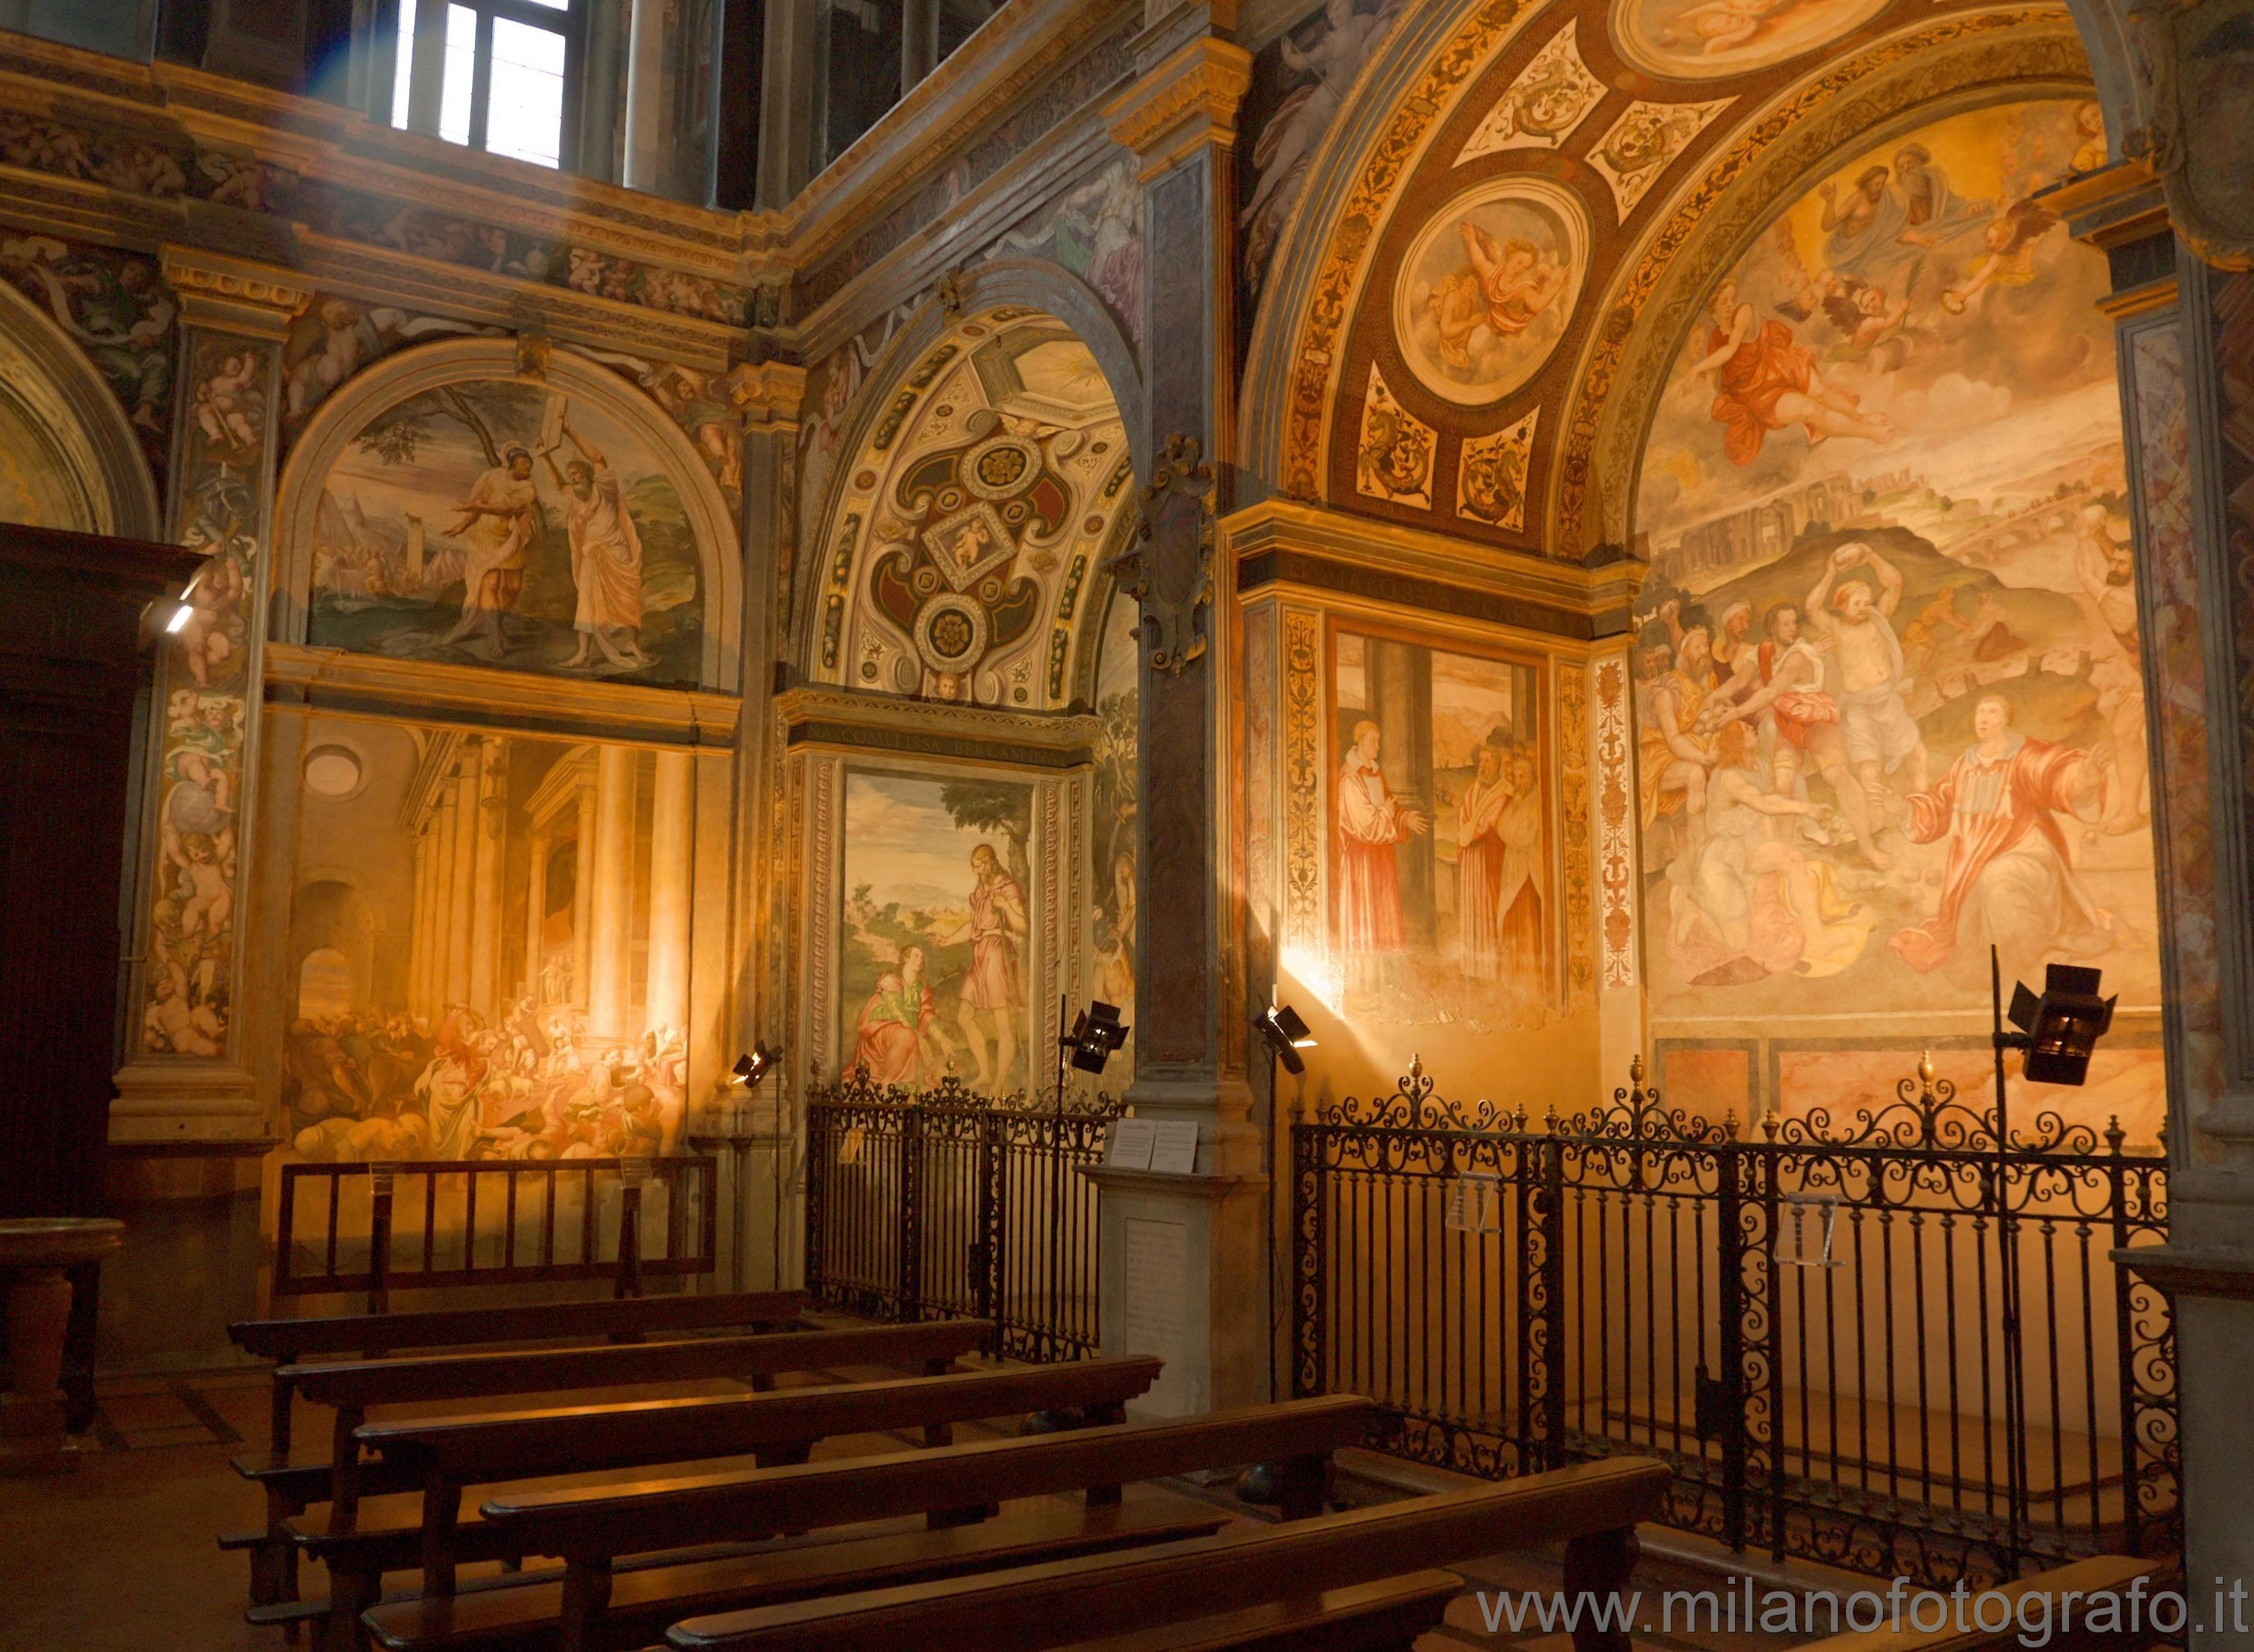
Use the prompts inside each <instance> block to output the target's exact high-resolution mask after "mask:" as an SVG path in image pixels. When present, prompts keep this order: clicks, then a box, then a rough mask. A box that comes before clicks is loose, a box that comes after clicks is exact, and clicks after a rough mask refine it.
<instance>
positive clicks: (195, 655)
mask: <svg viewBox="0 0 2254 1652" xmlns="http://www.w3.org/2000/svg"><path fill="white" fill-rule="evenodd" d="M274 367H275V363H274V350H273V346H268V345H264V344H257V343H251V342H248V341H246V340H243V339H236V338H232V337H229V336H227V335H224V334H219V333H209V332H198V333H196V334H194V335H193V338H192V339H191V342H190V347H189V350H188V367H187V374H186V382H187V386H188V395H187V408H186V413H185V417H186V422H187V429H186V430H185V431H184V432H183V434H182V436H181V438H180V444H179V446H180V504H179V520H180V523H181V528H180V542H181V543H183V544H184V545H186V546H188V547H189V548H191V549H196V550H200V551H202V552H203V553H204V554H205V556H206V558H207V560H206V562H205V564H204V567H203V570H202V571H201V572H200V573H199V574H198V575H197V576H196V577H195V581H194V583H193V584H192V585H191V586H190V587H189V589H188V591H187V592H186V602H187V607H188V617H187V620H186V623H185V624H183V625H182V626H181V627H179V629H178V630H177V631H175V632H173V633H172V634H171V640H170V642H169V645H168V653H167V655H166V659H165V677H164V684H165V687H164V702H163V725H162V730H161V734H160V742H159V745H158V760H157V762H158V769H157V778H156V788H157V814H156V844H155V865H154V869H153V871H152V873H151V886H150V909H149V914H148V931H147V934H148V952H147V963H146V965H145V971H144V980H145V982H146V989H145V997H144V1003H143V1005H142V1014H141V1048H142V1050H143V1051H144V1053H147V1054H170V1055H193V1056H203V1057H212V1056H217V1055H221V1054H225V1053H226V1051H227V1046H228V1033H229V1029H230V1027H231V1026H232V1025H233V1021H234V1017H235V1007H234V999H235V984H234V966H235V934H236V931H235V891H236V887H237V875H238V872H239V867H238V865H237V861H236V852H235V851H236V849H237V846H238V838H239V833H238V830H237V829H238V827H239V826H240V824H241V822H242V807H243V788H244V785H245V782H246V774H245V767H244V753H245V748H246V746H247V743H248V731H249V721H250V711H249V706H248V703H247V702H248V692H249V690H250V688H251V686H252V682H251V679H250V678H249V671H250V666H251V662H252V661H253V659H254V657H255V654H256V651H257V636H256V634H255V627H256V626H257V613H258V562H259V557H260V556H261V554H262V548H261V544H260V535H261V534H262V531H263V521H264V509H263V507H262V502H261V500H259V498H258V492H259V489H260V488H261V487H262V486H264V481H263V478H264V474H265V461H266V454H267V452H268V451H269V450H268V445H267V444H268V442H269V439H270V435H271V431H270V425H271V423H272V420H273V417H274V408H273V406H272V402H271V399H270V398H269V395H268V394H267V389H266V387H267V384H268V382H269V376H270V375H271V374H272V373H273V371H274Z"/></svg>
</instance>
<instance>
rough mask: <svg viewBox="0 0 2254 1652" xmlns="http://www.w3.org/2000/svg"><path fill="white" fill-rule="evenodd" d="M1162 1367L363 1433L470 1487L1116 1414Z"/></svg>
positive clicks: (1114, 1366) (524, 1415) (400, 1425)
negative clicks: (1029, 1417) (1034, 1418)
mask: <svg viewBox="0 0 2254 1652" xmlns="http://www.w3.org/2000/svg"><path fill="white" fill-rule="evenodd" d="M1162 1369H1164V1362H1162V1361H1159V1360H1157V1359H1154V1358H1152V1357H1150V1356H1148V1355H1138V1356H1137V1357H1134V1358H1131V1359H1123V1360H1089V1361H1083V1362H1075V1363H1073V1364H1068V1365H1054V1366H1034V1367H1022V1368H1014V1369H1006V1370H999V1371H967V1372H963V1373H960V1374H958V1375H955V1376H929V1377H922V1378H905V1379H900V1380H896V1381H892V1382H884V1383H846V1384H844V1385H841V1386H838V1387H834V1388H809V1389H787V1390H782V1391H781V1392H779V1393H769V1394H738V1395H725V1396H721V1397H714V1398H703V1399H677V1400H645V1401H641V1402H637V1403H634V1404H623V1405H577V1406H571V1407H569V1408H559V1409H556V1410H552V1411H513V1412H505V1413H501V1414H498V1415H492V1416H484V1417H451V1418H429V1419H415V1420H411V1421H402V1422H382V1423H368V1424H364V1425H361V1427H360V1429H359V1430H358V1431H357V1432H356V1435H355V1438H356V1439H358V1440H359V1441H360V1444H361V1445H362V1446H372V1447H374V1448H375V1449H377V1450H379V1451H381V1453H383V1456H384V1458H385V1460H387V1461H393V1460H398V1461H402V1462H405V1463H408V1464H411V1465H415V1466H417V1467H419V1468H420V1469H421V1471H422V1472H423V1473H424V1474H426V1475H427V1476H428V1477H429V1481H428V1483H430V1484H434V1485H437V1484H444V1485H452V1486H467V1485H477V1484H479V1483H491V1482H493V1481H504V1480H524V1479H529V1478H531V1477H533V1476H535V1475H537V1474H550V1473H553V1472H555V1469H556V1466H558V1465H569V1467H570V1468H571V1469H572V1470H573V1471H575V1472H577V1471H587V1472H592V1471H594V1470H598V1469H607V1468H627V1467H640V1466H641V1465H645V1464H652V1463H667V1462H689V1461H693V1460H697V1459H698V1458H715V1457H733V1456H739V1455H741V1454H743V1453H747V1452H751V1451H754V1450H756V1449H758V1448H759V1447H760V1446H775V1445H794V1446H795V1445H802V1444H808V1443H810V1442H812V1441H815V1440H819V1439H830V1438H831V1437H832V1436H835V1435H839V1434H858V1433H884V1432H891V1431H893V1430H894V1429H903V1428H918V1427H921V1428H933V1427H939V1426H945V1425H952V1424H955V1423H966V1422H970V1421H973V1420H975V1419H977V1418H986V1417H1005V1416H1010V1415H1013V1414H1020V1413H1024V1412H1026V1411H1047V1410H1061V1409H1062V1408H1065V1407H1068V1406H1073V1407H1082V1408H1087V1409H1089V1410H1100V1411H1110V1413H1111V1418H1110V1420H1116V1419H1117V1410H1118V1408H1119V1407H1121V1406H1123V1405H1124V1404H1126V1403H1127V1402H1128V1401H1129V1400H1131V1399H1134V1398H1136V1397H1138V1396H1140V1395H1142V1394H1144V1393H1146V1392H1147V1391H1148V1390H1149V1389H1150V1387H1151V1384H1152V1383H1155V1382H1156V1381H1158V1378H1159V1372H1160V1370H1162Z"/></svg>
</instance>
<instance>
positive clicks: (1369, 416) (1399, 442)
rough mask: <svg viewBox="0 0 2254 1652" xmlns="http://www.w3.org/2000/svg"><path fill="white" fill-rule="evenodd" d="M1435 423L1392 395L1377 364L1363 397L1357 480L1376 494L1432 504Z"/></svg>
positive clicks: (1404, 501) (1366, 490) (1424, 507)
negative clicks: (1411, 410) (1423, 420)
mask: <svg viewBox="0 0 2254 1652" xmlns="http://www.w3.org/2000/svg"><path fill="white" fill-rule="evenodd" d="M1433 441H1434V432H1433V430H1432V426H1431V425H1429V424H1426V423H1423V422H1422V421H1421V420H1419V419H1418V418H1417V417H1416V416H1414V415H1412V414H1411V413H1410V412H1409V411H1408V409H1405V408H1404V407H1403V406H1402V405H1401V403H1400V402H1397V401H1395V400H1394V399H1393V392H1392V391H1390V390H1389V389H1387V388H1385V378H1384V375H1383V374H1381V373H1379V372H1378V370H1377V368H1376V367H1375V366H1374V365H1373V366H1372V367H1370V369H1369V390H1368V391H1367V392H1366V393H1365V394H1364V395H1363V397H1362V443H1361V445H1360V447H1359V448H1358V449H1357V450H1356V451H1357V455H1358V458H1357V462H1356V464H1355V488H1356V489H1357V490H1358V491H1359V492H1361V493H1366V494H1368V495H1369V497H1370V498H1372V499H1383V500H1389V501H1390V502H1391V503H1393V504H1396V505H1414V506H1415V507H1417V508H1418V509H1419V510H1430V509H1432V446H1433Z"/></svg>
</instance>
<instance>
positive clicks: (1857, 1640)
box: [1802, 1555, 2159, 1652]
mask: <svg viewBox="0 0 2254 1652" xmlns="http://www.w3.org/2000/svg"><path fill="white" fill-rule="evenodd" d="M2158 1571H2159V1562H2158V1561H2155V1560H2142V1559H2137V1558H2131V1557H2130V1556H2126V1555H2093V1556H2091V1557H2090V1558H2088V1559H2086V1560H2077V1561H2075V1562H2073V1563H2072V1564H2070V1565H2063V1566H2061V1567H2059V1568H2058V1569H2057V1570H2055V1571H2053V1572H2039V1573H2037V1574H2036V1575H2035V1576H2034V1577H2032V1578H2022V1579H2019V1581H2018V1582H2017V1583H2001V1584H1998V1585H1996V1586H1994V1587H1993V1588H1991V1589H1987V1590H1982V1591H1975V1592H1974V1593H1973V1594H1972V1595H1971V1598H1970V1602H1969V1603H1968V1604H1967V1605H1966V1606H1965V1607H1964V1624H1965V1626H1966V1627H1964V1628H1961V1629H1960V1628H1957V1602H1956V1601H1955V1600H1953V1599H1951V1600H1949V1602H1948V1617H1947V1621H1946V1622H1945V1623H1943V1624H1942V1626H1941V1627H1940V1628H1934V1629H1916V1628H1910V1627H1908V1626H1909V1625H1910V1624H1912V1623H1915V1621H1917V1620H1916V1618H1915V1616H1914V1615H1912V1614H1911V1613H1910V1610H1909V1608H1908V1607H1904V1609H1903V1627H1902V1628H1880V1629H1868V1630H1849V1631H1847V1632H1846V1633H1845V1634H1841V1635H1830V1636H1827V1637H1826V1638H1824V1640H1821V1641H1813V1642H1809V1643H1808V1645H1806V1646H1805V1647H1803V1649H1802V1652H2003V1649H2005V1648H2011V1649H2014V1652H2016V1649H2019V1648H2021V1647H2024V1646H2026V1645H2028V1644H2029V1642H2028V1641H2027V1640H2023V1639H2022V1638H2021V1636H2022V1634H2023V1633H2025V1631H2024V1630H2023V1628H2022V1623H2023V1621H2024V1623H2025V1624H2026V1627H2027V1628H2029V1629H2032V1628H2033V1626H2035V1625H2037V1624H2040V1625H2043V1626H2045V1627H2046V1628H2047V1631H2048V1635H2049V1639H2048V1641H2047V1642H2046V1643H2045V1644H2047V1646H2048V1647H2050V1648H2051V1649H2053V1652H2096V1649H2098V1648H2106V1649H2118V1652H2142V1649H2144V1648H2145V1647H2147V1646H2150V1645H2151V1644H2152V1640H2153V1635H2152V1632H2151V1624H2150V1622H2149V1621H2146V1620H2147V1618H2148V1614H2149V1610H2150V1608H2149V1607H2147V1608H2146V1611H2145V1613H2141V1614H2131V1612H2130V1611H2129V1609H2128V1607H2127V1606H2126V1604H2125V1602H2124V1603H2123V1604H2120V1605H2119V1606H2118V1607H2117V1611H2115V1612H2114V1613H2113V1614H2110V1618H2111V1621H2114V1622H2115V1623H2117V1625H2118V1626H2119V1627H2118V1628H2117V1630H2115V1631H2113V1632H2110V1633H2109V1632H2107V1631H2105V1630H2102V1629H2100V1630H2092V1629H2089V1628H2088V1625H2089V1619H2090V1615H2091V1611H2090V1609H2091V1607H2092V1606H2093V1605H2094V1604H2095V1603H2094V1602H2093V1601H2092V1600H2090V1599H2089V1597H2090V1596H2092V1595H2123V1594H2125V1592H2126V1591H2127V1589H2128V1587H2129V1586H2130V1585H2131V1583H2133V1582H2135V1581H2136V1580H2137V1579H2138V1578H2149V1577H2151V1576H2152V1574H2153V1573H2155V1572H2158ZM1984 1593H1985V1594H1989V1595H1999V1596H2001V1597H2003V1599H2004V1600H2006V1601H2008V1602H2009V1603H2010V1606H2011V1613H2012V1616H2011V1621H2010V1622H2009V1623H2007V1624H2006V1625H2005V1626H2004V1627H2003V1628H1998V1629H1983V1628H1978V1620H1977V1619H1976V1618H1975V1616H1974V1615H1973V1614H1974V1610H1975V1607H1976V1606H1977V1605H1978V1600H1979V1596H1980V1595H1981V1594H1984ZM2069 1594H2072V1595H2075V1596H2079V1597H2080V1599H2079V1600H2075V1602H2074V1603H2073V1607H2072V1612H2071V1616H2070V1618H2069V1616H2068V1611H2067V1609H2066V1607H2065V1606H2064V1604H2063V1603H2064V1602H2065V1600H2066V1597H2067V1596H2068V1595H2069ZM2031 1595H2036V1596H2040V1595H2047V1596H2049V1597H2050V1600H2049V1602H2048V1607H2049V1609H2048V1611H2047V1614H2045V1613H2041V1612H2037V1611H2034V1610H2033V1609H2031V1608H2027V1607H2022V1606H2021V1605H2020V1602H2021V1601H2022V1600H2025V1599H2026V1597H2028V1596H2031ZM1985 1611H1986V1615H1987V1618H1988V1620H1989V1621H1991V1622H1993V1621H1995V1620H1996V1618H1997V1617H1998V1615H1999V1614H1998V1610H1997V1608H1996V1607H1993V1606H1990V1607H1986V1608H1985ZM2023 1613H2025V1614H2026V1616H2025V1618H2024V1620H2023V1618H2022V1615H2021V1614H2023ZM1936 1615H1938V1614H1935V1613H1934V1612H1933V1611H1932V1610H1931V1609H1930V1608H1928V1609H1927V1612H1926V1616H1927V1617H1928V1618H1929V1619H1930V1618H1932V1617H1934V1616H1936ZM1810 1623H1811V1625H1812V1623H1813V1619H1812V1618H1811V1619H1810ZM2132 1623H2137V1624H2139V1625H2140V1628H2138V1629H2132V1628H2131V1627H2130V1626H2131V1624H2132Z"/></svg>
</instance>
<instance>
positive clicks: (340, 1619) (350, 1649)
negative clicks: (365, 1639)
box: [322, 1566, 383, 1652]
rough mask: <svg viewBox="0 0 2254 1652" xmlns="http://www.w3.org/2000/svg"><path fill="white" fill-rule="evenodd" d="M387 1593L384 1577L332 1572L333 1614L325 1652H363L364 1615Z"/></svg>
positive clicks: (329, 1619)
mask: <svg viewBox="0 0 2254 1652" xmlns="http://www.w3.org/2000/svg"><path fill="white" fill-rule="evenodd" d="M382 1593H383V1578H382V1575H381V1573H378V1574H377V1575H375V1576H374V1577H370V1576H368V1575H367V1573H366V1572H339V1571H338V1570H336V1568H334V1567H333V1566H332V1567H331V1568H330V1569H329V1615H328V1619H327V1623H326V1631H327V1632H326V1634H325V1636H324V1638H323V1643H322V1646H323V1652H360V1614H361V1613H363V1612H365V1611H367V1609H368V1608H369V1607H372V1606H374V1604H375V1602H376V1600H377V1597H379V1596H380V1595H381V1594H382Z"/></svg>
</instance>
